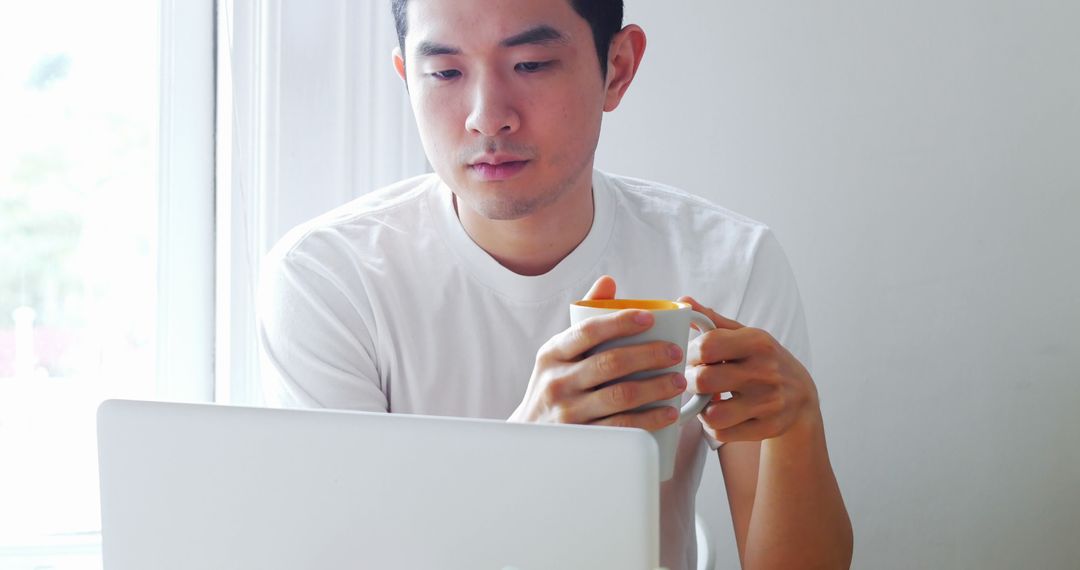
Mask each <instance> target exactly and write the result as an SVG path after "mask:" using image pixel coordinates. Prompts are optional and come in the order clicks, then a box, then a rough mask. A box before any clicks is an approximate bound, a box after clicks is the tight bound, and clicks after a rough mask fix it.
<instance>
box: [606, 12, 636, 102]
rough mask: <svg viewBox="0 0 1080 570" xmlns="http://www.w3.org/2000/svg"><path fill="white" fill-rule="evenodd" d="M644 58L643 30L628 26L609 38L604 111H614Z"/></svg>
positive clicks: (633, 25) (634, 25)
mask: <svg viewBox="0 0 1080 570" xmlns="http://www.w3.org/2000/svg"><path fill="white" fill-rule="evenodd" d="M644 56H645V30H643V29H641V26H638V25H636V24H630V25H629V26H626V27H625V28H623V29H622V30H619V33H617V34H615V35H614V36H612V38H611V47H610V48H609V49H608V74H607V86H606V93H605V94H604V110H605V111H614V110H615V108H616V107H618V106H619V102H620V101H622V98H623V94H625V93H626V90H627V88H629V87H630V82H632V81H633V80H634V75H636V74H637V69H638V66H639V65H641V58H642V57H644Z"/></svg>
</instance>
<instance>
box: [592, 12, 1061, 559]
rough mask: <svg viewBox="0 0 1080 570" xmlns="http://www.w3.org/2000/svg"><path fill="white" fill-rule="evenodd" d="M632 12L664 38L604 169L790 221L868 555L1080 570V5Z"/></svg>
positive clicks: (709, 486)
mask: <svg viewBox="0 0 1080 570" xmlns="http://www.w3.org/2000/svg"><path fill="white" fill-rule="evenodd" d="M627 15H628V22H636V23H639V24H641V25H642V26H643V27H644V28H645V30H646V32H647V33H648V36H649V40H650V42H649V46H648V50H647V53H646V56H645V61H644V64H643V65H642V68H641V70H640V72H639V76H638V78H637V80H636V81H635V84H634V85H633V86H632V87H631V89H630V92H629V94H628V96H627V98H626V99H625V100H624V104H623V106H622V107H621V108H620V109H618V110H617V111H616V112H615V113H612V114H610V115H608V116H607V117H606V123H605V125H604V134H603V138H602V140H601V148H600V150H599V154H598V160H597V164H598V166H600V167H601V168H605V169H608V170H611V171H614V172H619V173H624V174H632V175H636V176H641V177H645V178H652V179H657V180H661V181H664V182H668V183H671V184H674V185H677V186H681V187H683V188H685V189H687V190H690V191H693V192H696V193H699V194H702V195H704V196H706V197H708V198H710V199H712V200H714V201H716V202H718V203H720V204H722V205H724V206H726V207H729V208H731V209H734V210H736V211H738V212H741V213H743V214H746V215H748V216H751V217H753V218H756V219H759V220H761V221H764V222H766V223H768V224H770V225H771V226H772V227H773V228H775V230H776V232H777V234H778V236H779V237H780V239H781V241H782V243H783V244H784V245H785V248H786V250H787V252H788V254H789V256H790V258H791V260H792V264H793V266H794V268H795V272H796V275H797V277H798V279H799V282H800V286H801V290H802V294H803V301H804V303H805V305H806V310H807V317H808V320H809V325H810V333H811V340H812V343H813V347H814V357H815V367H814V373H815V378H816V381H817V383H818V385H819V389H820V392H821V397H822V407H823V411H824V413H825V418H826V422H827V429H828V437H829V445H830V452H831V456H832V460H833V465H834V467H835V469H836V471H837V476H838V478H839V481H840V485H841V488H842V490H843V492H844V496H845V499H846V502H847V505H848V510H849V511H850V513H851V516H852V521H853V523H854V527H855V536H856V546H855V561H854V567H855V568H871V569H886V568H898V569H900V568H903V569H910V568H986V569H1013V568H1080V540H1078V539H1080V535H1078V532H1077V530H1076V529H1077V528H1080V489H1078V483H1080V443H1078V442H1080V421H1078V420H1077V419H1076V418H1077V417H1078V411H1077V410H1078V408H1080V372H1078V371H1080V229H1078V224H1077V218H1078V217H1080V3H1076V2H1065V1H1060V2H1051V1H1035V2H1021V1H1019V0H1017V1H1003V0H991V1H979V2H976V1H964V0H939V1H935V2H929V1H925V0H923V1H914V2H884V1H880V0H875V1H863V2H835V1H834V2H731V1H725V2H704V1H696V2H685V1H684V2H655V1H646V0H627ZM710 466H711V468H712V469H711V470H710V472H709V473H708V479H707V480H706V481H705V483H704V485H705V486H706V488H703V490H702V492H701V493H700V495H699V500H701V501H702V502H705V503H708V505H709V506H708V507H705V508H706V512H707V517H708V519H709V520H710V521H711V522H712V523H713V524H714V526H716V528H715V529H714V530H715V531H716V532H717V534H718V535H719V536H720V537H721V549H720V552H719V556H718V558H719V562H720V564H719V565H718V567H721V568H736V567H737V557H736V555H735V553H734V550H733V548H734V546H733V541H732V539H731V538H730V519H729V518H727V517H728V515H727V505H726V501H725V499H724V496H723V492H722V484H721V482H720V481H719V480H718V479H716V477H717V473H716V471H718V469H716V466H715V462H710Z"/></svg>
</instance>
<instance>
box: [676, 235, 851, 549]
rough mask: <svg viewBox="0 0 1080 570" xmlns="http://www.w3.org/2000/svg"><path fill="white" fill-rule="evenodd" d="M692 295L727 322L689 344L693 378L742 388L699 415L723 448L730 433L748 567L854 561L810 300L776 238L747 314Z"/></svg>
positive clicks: (697, 384)
mask: <svg viewBox="0 0 1080 570" xmlns="http://www.w3.org/2000/svg"><path fill="white" fill-rule="evenodd" d="M690 301H692V300H690ZM692 302H693V301H692ZM693 304H694V305H695V309H696V310H699V311H702V312H704V313H705V314H707V315H709V316H710V317H712V320H713V321H714V322H715V323H716V325H717V327H718V330H716V331H712V332H711V333H708V334H707V335H702V337H699V338H698V339H695V342H694V343H692V344H691V346H690V347H689V350H688V355H687V357H688V363H690V364H692V365H693V366H692V369H691V370H690V371H689V372H688V374H687V376H688V380H690V384H691V387H692V389H693V390H695V391H701V392H712V393H717V392H732V394H733V395H734V396H735V397H734V398H733V399H732V400H727V401H723V402H714V403H712V404H710V406H709V407H708V408H707V409H706V410H705V412H703V414H702V416H700V418H699V419H700V420H701V421H702V423H703V424H704V428H705V433H706V434H707V436H708V439H709V440H710V443H711V444H712V446H713V447H714V448H716V447H717V446H719V445H720V444H719V442H720V441H723V442H726V443H724V444H723V445H722V446H720V447H719V451H718V455H719V460H720V466H721V469H722V470H723V473H724V482H725V486H726V488H727V493H728V502H729V505H730V507H731V517H732V523H733V526H734V529H735V539H736V542H737V544H738V547H739V557H740V559H741V561H742V563H743V566H744V567H745V568H847V567H848V566H849V565H850V561H851V552H852V531H851V524H850V521H849V519H848V516H847V511H846V509H845V508H844V503H843V499H842V497H841V495H840V490H839V486H838V485H837V482H836V478H835V476H834V474H833V471H832V467H831V465H830V462H829V457H828V451H827V449H826V445H825V433H824V428H823V422H822V416H821V410H820V406H819V404H818V394H817V386H816V385H815V383H814V381H813V379H812V378H811V375H810V372H809V371H808V369H807V367H808V366H809V365H810V347H809V338H808V335H807V330H806V329H807V327H806V320H805V317H804V315H803V311H802V303H801V300H800V298H799V292H798V288H797V287H796V285H795V278H794V274H793V272H792V271H791V267H790V265H789V264H788V261H787V257H786V256H785V255H784V252H783V249H782V248H781V247H780V244H779V242H778V241H777V240H776V238H775V237H774V236H773V235H772V234H771V233H770V232H766V233H765V234H764V235H763V236H762V239H761V241H760V243H759V245H758V248H757V251H756V252H755V256H754V266H753V269H752V271H751V274H750V277H749V279H748V282H747V286H746V292H745V294H744V296H743V299H742V303H741V305H740V307H739V310H738V321H733V320H730V319H727V318H725V317H723V316H721V315H719V314H717V313H715V312H714V311H712V310H710V309H707V308H705V307H702V306H700V305H699V304H697V303H696V302H693ZM741 323H747V324H751V325H753V326H754V327H760V328H752V327H750V326H747V327H744V326H743V325H742V324H741ZM774 335H775V337H774ZM789 349H790V350H789ZM804 364H805V366H804Z"/></svg>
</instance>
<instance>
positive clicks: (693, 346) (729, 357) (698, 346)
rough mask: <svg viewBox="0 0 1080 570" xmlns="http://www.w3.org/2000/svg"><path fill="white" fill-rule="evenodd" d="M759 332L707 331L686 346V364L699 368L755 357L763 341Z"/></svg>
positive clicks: (747, 328) (748, 330)
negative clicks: (702, 365)
mask: <svg viewBox="0 0 1080 570" xmlns="http://www.w3.org/2000/svg"><path fill="white" fill-rule="evenodd" d="M758 330H759V329H753V328H750V327H743V328H741V329H736V330H731V329H716V330H711V331H706V332H705V333H703V334H701V336H699V337H697V338H695V339H693V340H691V341H690V343H689V344H688V345H687V346H686V363H687V364H688V365H690V366H697V365H699V364H717V363H720V362H729V363H730V362H732V361H739V360H744V359H747V358H749V357H751V356H753V355H754V352H755V351H756V350H757V349H758V348H759V344H761V343H762V341H763V339H761V338H760V334H759V333H758V332H755V331H758Z"/></svg>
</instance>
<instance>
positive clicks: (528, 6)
mask: <svg viewBox="0 0 1080 570" xmlns="http://www.w3.org/2000/svg"><path fill="white" fill-rule="evenodd" d="M406 17H407V18H408V33H407V35H406V37H405V49H406V52H407V53H409V54H412V53H414V52H415V50H416V47H417V46H418V45H419V44H420V43H422V42H428V43H436V44H441V45H447V46H452V47H455V48H459V49H461V50H462V51H463V52H465V53H468V52H473V51H485V50H490V49H494V48H497V47H499V45H500V43H502V42H503V41H504V40H506V39H507V38H510V37H513V36H515V35H516V34H520V33H521V32H523V31H526V30H529V29H533V28H536V27H538V26H547V27H550V28H552V29H554V30H556V31H557V32H559V33H560V34H561V35H562V36H563V37H564V38H565V39H566V43H567V44H570V45H574V44H577V43H579V42H583V41H584V42H588V43H590V44H591V42H592V31H591V29H590V28H589V25H588V23H587V22H586V21H585V20H584V19H583V18H582V17H581V16H579V15H578V13H577V12H575V11H574V8H573V7H572V6H571V5H570V1H569V0H409V3H408V10H407V12H406Z"/></svg>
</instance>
